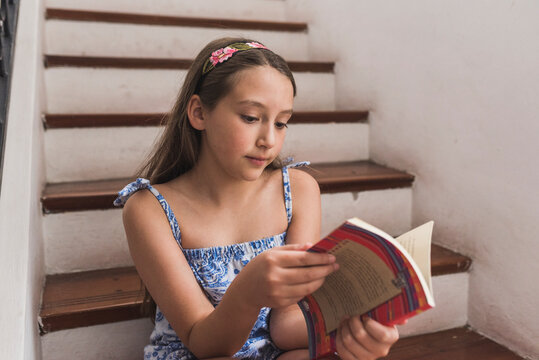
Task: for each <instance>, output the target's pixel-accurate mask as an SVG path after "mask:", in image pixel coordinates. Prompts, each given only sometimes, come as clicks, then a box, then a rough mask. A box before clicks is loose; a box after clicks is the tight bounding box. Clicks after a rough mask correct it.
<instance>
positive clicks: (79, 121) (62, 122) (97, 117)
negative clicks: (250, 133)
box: [43, 111, 369, 129]
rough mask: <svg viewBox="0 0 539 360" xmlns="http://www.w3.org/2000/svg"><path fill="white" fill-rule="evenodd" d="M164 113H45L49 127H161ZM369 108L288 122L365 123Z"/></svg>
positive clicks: (298, 116) (297, 115) (308, 114)
mask: <svg viewBox="0 0 539 360" xmlns="http://www.w3.org/2000/svg"><path fill="white" fill-rule="evenodd" d="M164 116H165V114H164V113H156V114H44V115H43V125H44V126H45V128H46V129H66V128H67V129H69V128H86V127H89V128H94V127H125V126H159V125H160V124H161V122H162V121H163V117H164ZM368 116H369V112H368V111H296V112H294V114H293V115H292V117H291V118H290V120H289V121H288V124H331V123H339V124H342V123H365V122H367V119H368Z"/></svg>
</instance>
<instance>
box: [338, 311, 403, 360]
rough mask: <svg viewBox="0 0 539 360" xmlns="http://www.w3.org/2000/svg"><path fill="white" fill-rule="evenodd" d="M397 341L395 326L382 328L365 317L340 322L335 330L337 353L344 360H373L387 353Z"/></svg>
mask: <svg viewBox="0 0 539 360" xmlns="http://www.w3.org/2000/svg"><path fill="white" fill-rule="evenodd" d="M398 339H399V332H398V331H397V328H396V327H395V326H384V325H382V324H380V323H379V322H377V321H375V320H373V319H371V318H369V317H367V316H365V317H364V320H363V321H361V318H360V317H359V316H354V317H351V318H349V319H346V320H344V321H343V322H341V324H340V326H339V328H338V329H337V353H338V354H339V356H340V357H341V359H344V360H352V359H360V360H373V359H378V358H380V357H384V356H386V355H387V354H388V353H389V349H390V348H391V345H393V344H394V343H395V342H396V341H397V340H398Z"/></svg>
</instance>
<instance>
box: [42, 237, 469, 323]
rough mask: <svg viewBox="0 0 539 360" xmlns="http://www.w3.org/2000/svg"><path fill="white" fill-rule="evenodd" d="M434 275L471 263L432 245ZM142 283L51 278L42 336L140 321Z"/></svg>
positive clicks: (88, 274) (98, 276) (132, 275)
mask: <svg viewBox="0 0 539 360" xmlns="http://www.w3.org/2000/svg"><path fill="white" fill-rule="evenodd" d="M431 264H432V275H433V276H438V275H446V274H454V273H460V272H466V271H467V270H468V268H469V266H470V264H471V260H470V259H469V258H467V257H466V256H463V255H460V254H457V253H454V252H452V251H450V250H447V249H445V248H442V247H440V246H438V245H432V254H431ZM143 299H144V290H143V286H142V282H141V280H140V278H139V276H138V274H137V272H136V270H135V268H134V267H125V268H116V269H107V270H94V271H85V272H78V273H71V274H60V275H49V276H47V279H46V284H45V290H44V292H43V301H42V306H41V313H40V316H41V320H42V324H43V332H44V333H47V332H51V331H57V330H62V329H70V328H76V327H82V326H90V325H97V324H104V323H108V322H117V321H125V320H130V319H136V318H140V317H141V313H140V305H141V303H142V300H143Z"/></svg>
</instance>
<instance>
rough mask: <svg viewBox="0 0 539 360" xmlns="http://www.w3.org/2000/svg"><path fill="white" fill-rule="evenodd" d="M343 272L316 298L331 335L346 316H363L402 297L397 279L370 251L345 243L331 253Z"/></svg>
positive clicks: (363, 247) (348, 242)
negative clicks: (395, 281) (395, 282)
mask: <svg viewBox="0 0 539 360" xmlns="http://www.w3.org/2000/svg"><path fill="white" fill-rule="evenodd" d="M329 253H330V254H333V255H335V257H336V258H337V263H338V264H339V265H340V267H339V270H338V271H336V272H334V273H332V274H330V275H329V276H328V277H327V278H326V281H325V282H324V285H322V287H321V288H320V289H318V290H317V291H316V292H314V293H313V295H312V296H313V297H314V298H315V300H316V302H317V303H318V305H319V306H320V310H321V311H322V316H323V317H324V322H325V324H326V330H327V332H328V333H329V332H331V331H333V330H335V329H336V328H337V327H338V326H339V324H340V322H341V320H342V319H343V318H344V317H346V316H353V315H360V314H363V313H366V312H367V311H369V310H371V309H373V308H375V307H376V306H378V305H380V304H381V303H383V302H385V301H387V300H389V299H391V298H392V297H394V296H396V295H398V294H400V293H401V289H400V288H398V287H397V286H396V285H395V284H394V279H395V276H394V275H393V272H392V271H391V270H390V269H389V268H388V267H387V265H386V264H385V263H384V262H383V261H382V260H381V259H380V258H379V257H378V256H377V255H376V254H375V253H374V252H373V251H372V250H370V249H368V248H367V247H365V246H362V245H360V244H358V243H356V242H354V241H350V240H344V241H342V242H341V243H339V245H337V246H335V247H334V248H333V249H331V250H330V251H329Z"/></svg>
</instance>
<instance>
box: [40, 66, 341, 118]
mask: <svg viewBox="0 0 539 360" xmlns="http://www.w3.org/2000/svg"><path fill="white" fill-rule="evenodd" d="M186 75H187V70H178V69H151V70H149V69H127V68H123V69H117V68H90V67H54V68H50V69H46V70H45V91H46V92H47V109H48V111H49V112H51V113H61V114H66V113H79V114H82V113H158V112H166V111H169V110H170V108H171V107H172V106H173V104H174V102H175V100H176V98H177V96H178V91H179V89H180V87H181V85H182V83H183V80H184V79H185V76H186ZM294 78H295V81H296V85H297V96H296V98H295V99H294V108H295V109H296V110H304V111H330V110H335V109H336V108H335V74H334V73H332V72H294ZM81 84H84V86H81ZM322 84H323V86H321V85H322ZM65 94H70V95H71V96H65Z"/></svg>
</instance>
